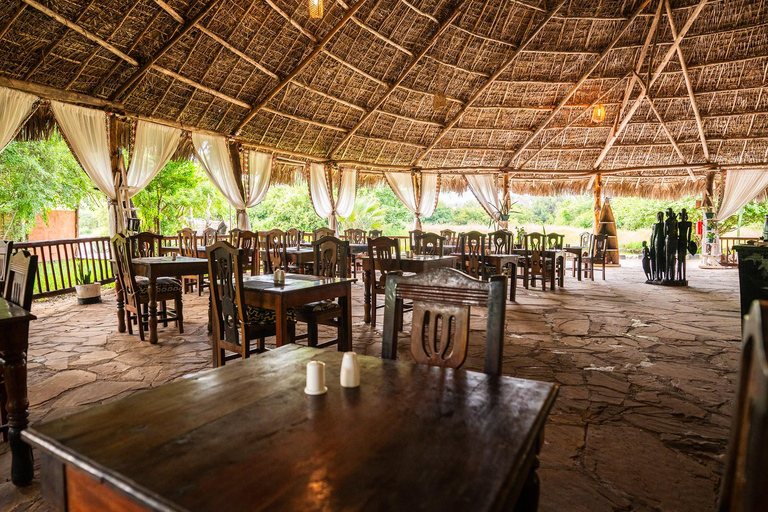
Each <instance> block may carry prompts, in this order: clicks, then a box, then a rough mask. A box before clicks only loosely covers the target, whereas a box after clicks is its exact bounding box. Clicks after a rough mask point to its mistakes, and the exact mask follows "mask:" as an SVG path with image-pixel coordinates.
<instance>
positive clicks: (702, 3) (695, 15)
mask: <svg viewBox="0 0 768 512" xmlns="http://www.w3.org/2000/svg"><path fill="white" fill-rule="evenodd" d="M706 5H707V0H699V3H698V4H696V7H695V8H694V9H693V12H692V13H691V14H690V16H688V19H687V20H686V22H685V25H683V28H682V29H681V30H680V32H679V33H678V34H677V37H675V38H674V41H673V42H672V45H671V46H670V47H669V48H668V49H667V52H666V53H665V54H664V57H663V58H662V59H661V62H660V63H659V65H658V66H657V67H656V70H655V71H654V73H653V75H652V76H651V79H650V81H649V83H647V84H645V88H644V89H643V90H642V91H641V92H640V95H639V96H638V98H637V99H636V100H635V102H634V103H633V104H632V106H631V107H630V108H629V112H627V115H626V116H625V117H624V120H623V121H621V123H620V124H619V125H618V128H616V129H615V130H614V133H612V134H611V136H610V137H608V140H607V141H606V142H605V146H604V147H603V150H602V151H601V152H600V155H599V156H598V157H597V160H596V161H595V163H594V164H593V165H592V167H593V169H599V168H600V164H602V163H603V160H604V159H605V157H606V155H608V151H610V149H611V147H612V146H613V144H614V143H615V142H616V140H617V139H618V138H619V135H621V132H622V131H624V128H626V126H627V123H629V121H630V119H632V116H633V115H634V114H635V112H636V111H637V109H638V107H639V106H640V103H641V102H642V100H643V97H644V96H645V94H646V92H647V91H648V90H649V89H650V88H651V87H652V86H653V84H654V83H655V82H656V80H657V79H658V78H659V77H660V76H661V72H662V71H663V70H664V68H665V67H666V65H667V63H668V62H669V59H671V58H672V55H673V54H674V53H675V51H676V50H677V48H678V47H679V46H680V43H681V42H682V40H683V38H684V37H685V34H687V33H688V30H690V28H691V26H692V25H693V22H694V21H696V18H698V17H699V14H701V11H702V10H703V9H704V7H705V6H706Z"/></svg>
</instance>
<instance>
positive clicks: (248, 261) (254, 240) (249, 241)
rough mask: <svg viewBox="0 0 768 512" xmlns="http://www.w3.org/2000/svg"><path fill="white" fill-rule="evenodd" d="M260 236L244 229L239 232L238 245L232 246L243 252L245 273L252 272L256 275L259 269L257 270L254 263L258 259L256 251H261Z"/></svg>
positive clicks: (242, 260)
mask: <svg viewBox="0 0 768 512" xmlns="http://www.w3.org/2000/svg"><path fill="white" fill-rule="evenodd" d="M258 241H259V234H258V233H254V232H253V231H247V230H244V229H238V230H237V245H233V244H230V245H232V246H233V247H237V248H239V249H242V250H243V256H242V258H241V259H240V261H241V264H242V267H243V271H246V270H250V271H251V273H256V271H257V270H258V269H256V268H255V264H254V261H255V259H256V251H258V250H259V243H258Z"/></svg>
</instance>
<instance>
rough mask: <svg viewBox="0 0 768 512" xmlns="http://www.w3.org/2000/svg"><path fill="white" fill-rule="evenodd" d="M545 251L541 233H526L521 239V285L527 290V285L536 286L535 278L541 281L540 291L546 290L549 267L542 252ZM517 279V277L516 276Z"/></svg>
mask: <svg viewBox="0 0 768 512" xmlns="http://www.w3.org/2000/svg"><path fill="white" fill-rule="evenodd" d="M545 249H546V242H545V239H544V235H542V234H541V233H537V232H533V233H526V234H525V238H523V250H524V253H523V265H522V266H523V267H524V270H523V284H524V286H525V287H526V288H528V283H529V282H530V284H531V286H534V287H535V286H536V278H539V280H540V281H541V289H542V290H545V291H546V289H547V280H548V279H549V277H550V275H549V265H547V257H546V253H545V252H544V250H545ZM518 277H519V276H518ZM529 280H530V281H529Z"/></svg>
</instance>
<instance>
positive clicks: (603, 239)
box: [583, 235, 608, 281]
mask: <svg viewBox="0 0 768 512" xmlns="http://www.w3.org/2000/svg"><path fill="white" fill-rule="evenodd" d="M607 249H608V235H594V236H593V237H592V244H591V247H590V253H589V257H587V258H584V260H583V264H584V277H586V276H587V275H589V277H590V279H592V281H594V280H595V270H600V271H601V272H602V274H603V281H605V258H606V256H607V255H608V251H607Z"/></svg>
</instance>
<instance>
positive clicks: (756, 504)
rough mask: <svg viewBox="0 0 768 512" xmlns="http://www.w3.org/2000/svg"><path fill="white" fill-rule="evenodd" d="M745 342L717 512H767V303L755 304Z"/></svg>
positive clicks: (746, 320) (746, 322)
mask: <svg viewBox="0 0 768 512" xmlns="http://www.w3.org/2000/svg"><path fill="white" fill-rule="evenodd" d="M742 340H743V341H742V345H741V365H740V368H739V380H738V388H737V390H736V400H735V401H734V413H733V419H732V421H731V439H730V441H729V443H728V455H727V458H726V462H725V471H724V473H723V479H722V484H721V488H720V498H719V503H718V508H717V509H718V512H747V511H750V512H766V511H768V500H766V499H765V490H766V489H768V356H766V353H768V302H766V301H754V302H753V303H752V307H751V308H750V309H749V314H748V315H747V316H745V317H744V323H743V334H742Z"/></svg>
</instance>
